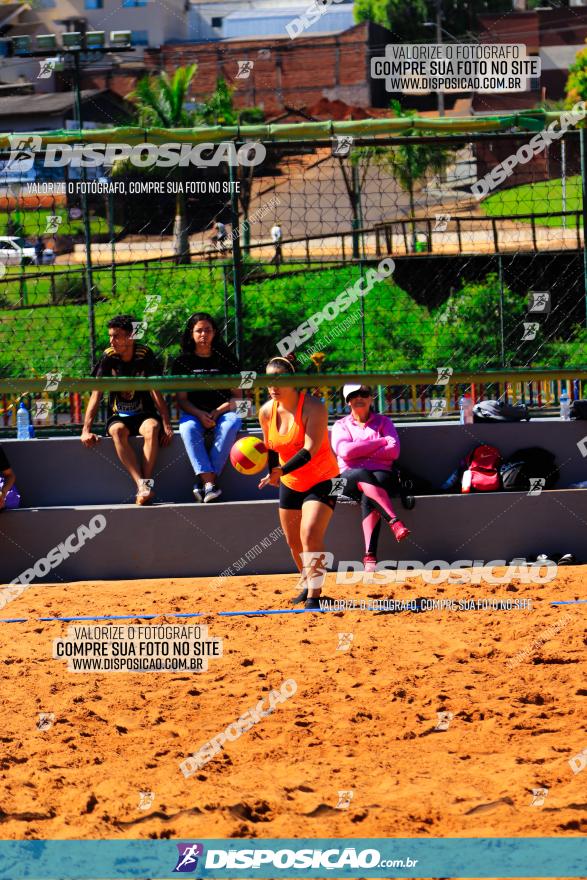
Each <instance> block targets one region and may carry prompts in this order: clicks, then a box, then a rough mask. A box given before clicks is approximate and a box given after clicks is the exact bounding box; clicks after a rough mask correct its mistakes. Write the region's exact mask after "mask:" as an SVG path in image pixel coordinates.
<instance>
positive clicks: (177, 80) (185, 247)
mask: <svg viewBox="0 0 587 880" xmlns="http://www.w3.org/2000/svg"><path fill="white" fill-rule="evenodd" d="M196 70H197V65H196V64H190V65H189V66H188V67H178V68H177V70H176V71H175V73H174V74H173V76H172V77H171V78H170V77H169V76H168V75H167V74H166V73H165V72H163V73H160V74H158V75H157V76H146V77H143V78H142V79H140V80H139V81H138V82H137V84H136V87H135V88H134V90H133V91H132V92H130V94H128V95H127V96H126V97H127V99H128V100H129V101H131V102H132V103H133V104H134V105H135V106H136V108H137V122H138V124H139V125H141V126H143V127H144V128H149V127H151V126H155V127H158V128H170V129H171V128H189V127H190V126H192V125H193V124H194V119H195V117H194V113H193V112H190V111H188V110H186V109H185V104H186V101H187V98H188V94H189V89H190V85H191V83H192V80H193V78H194V76H195V74H196ZM173 173H174V176H175V177H176V178H177V179H179V180H181V178H182V169H180V168H178V167H176V168H175V169H174V172H173ZM173 250H174V253H175V259H176V262H177V263H189V262H190V241H189V230H188V220H187V199H186V195H185V192H183V191H180V192H178V193H177V194H176V197H175V222H174V225H173Z"/></svg>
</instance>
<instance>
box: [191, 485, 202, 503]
mask: <svg viewBox="0 0 587 880" xmlns="http://www.w3.org/2000/svg"><path fill="white" fill-rule="evenodd" d="M192 492H193V493H194V498H195V499H196V502H197V503H198V504H201V503H202V501H203V500H204V495H203V494H202V487H201V486H198V484H197V483H196V485H195V486H194V488H193V489H192Z"/></svg>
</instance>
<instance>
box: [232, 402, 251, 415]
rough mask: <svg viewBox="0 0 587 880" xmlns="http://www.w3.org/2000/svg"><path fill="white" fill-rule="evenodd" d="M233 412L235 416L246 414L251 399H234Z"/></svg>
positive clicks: (248, 411)
mask: <svg viewBox="0 0 587 880" xmlns="http://www.w3.org/2000/svg"><path fill="white" fill-rule="evenodd" d="M234 406H235V410H234V411H235V413H236V414H237V416H248V414H249V413H250V411H251V401H250V400H235V402H234Z"/></svg>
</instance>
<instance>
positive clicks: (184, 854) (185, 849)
mask: <svg viewBox="0 0 587 880" xmlns="http://www.w3.org/2000/svg"><path fill="white" fill-rule="evenodd" d="M176 846H177V849H178V853H179V854H178V857H177V865H176V866H175V868H174V869H173V873H174V874H192V873H193V872H194V871H195V870H196V868H197V866H198V858H199V857H200V856H201V855H203V853H204V847H203V845H202V844H201V843H178V844H176Z"/></svg>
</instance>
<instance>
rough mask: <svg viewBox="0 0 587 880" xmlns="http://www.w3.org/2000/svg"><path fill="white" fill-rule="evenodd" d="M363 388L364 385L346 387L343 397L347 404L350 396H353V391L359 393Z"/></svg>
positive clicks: (343, 390)
mask: <svg viewBox="0 0 587 880" xmlns="http://www.w3.org/2000/svg"><path fill="white" fill-rule="evenodd" d="M362 387H363V386H362V385H345V386H344V387H343V389H342V396H343V397H344V399H345V403H346V400H347V397H348V396H349V394H352V393H353V391H358V390H359V389H360V388H362Z"/></svg>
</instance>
